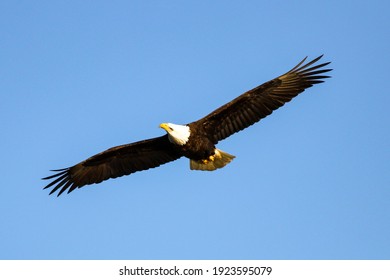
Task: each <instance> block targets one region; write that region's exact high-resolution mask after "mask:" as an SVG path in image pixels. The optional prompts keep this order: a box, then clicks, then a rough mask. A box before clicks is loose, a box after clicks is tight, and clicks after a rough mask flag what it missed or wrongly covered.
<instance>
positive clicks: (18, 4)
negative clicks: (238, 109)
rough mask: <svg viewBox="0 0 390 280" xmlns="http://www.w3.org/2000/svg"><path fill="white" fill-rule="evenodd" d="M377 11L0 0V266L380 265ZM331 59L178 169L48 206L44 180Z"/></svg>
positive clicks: (383, 16) (267, 4)
mask: <svg viewBox="0 0 390 280" xmlns="http://www.w3.org/2000/svg"><path fill="white" fill-rule="evenodd" d="M388 11H389V4H388V1H339V0H337V1H323V2H318V1H290V2H288V1H1V3H0V37H1V43H0V65H1V67H0V85H1V89H0V95H1V102H0V117H1V138H0V143H1V148H2V149H1V162H0V169H1V177H0V210H1V214H0V222H1V231H0V258H1V259H389V258H390V250H389V248H390V238H389V236H390V203H389V201H390V172H389V165H390V145H389V143H390V132H389V127H390V126H389V121H390V118H389V103H390V93H389V86H388V85H389V83H388V79H389V77H388V76H389V62H390V59H389V57H390V55H389V50H390V44H389V38H390V36H389V28H390V24H389V15H388ZM320 54H325V56H324V58H323V61H332V64H331V67H332V68H333V69H334V71H333V72H331V75H332V76H333V77H332V79H329V80H327V81H326V82H325V83H324V84H321V85H316V86H315V87H313V88H311V89H309V90H308V91H306V92H305V93H304V94H302V95H301V96H299V97H298V98H296V99H294V100H293V101H292V102H291V103H289V104H287V105H286V106H285V107H283V108H281V109H280V110H278V111H276V112H274V114H272V115H271V116H270V117H268V118H266V119H264V120H262V121H261V122H260V123H258V124H256V125H255V126H252V127H250V128H248V129H247V130H245V131H243V132H241V133H239V134H235V135H234V136H232V137H230V138H228V139H227V140H225V141H223V142H221V143H219V145H218V147H219V148H221V149H222V150H224V151H227V152H229V153H231V154H234V155H236V156H237V158H236V159H235V160H234V161H233V162H232V163H231V164H229V165H228V166H227V167H225V168H224V169H221V170H218V171H216V172H209V173H207V172H196V171H190V170H189V163H188V160H187V159H180V160H178V161H176V162H173V163H170V164H167V165H164V166H162V167H160V168H157V169H153V170H149V171H147V172H139V173H135V174H133V175H131V176H126V177H121V178H118V179H115V180H109V181H106V182H104V183H101V184H99V185H93V186H88V187H85V188H82V189H79V190H76V191H74V192H73V193H71V194H70V195H62V196H61V197H59V198H57V197H55V196H48V193H49V192H48V191H47V190H44V191H43V190H42V187H43V186H44V185H45V183H46V182H43V181H41V180H40V178H42V177H45V176H48V175H51V174H52V173H51V172H49V170H50V169H57V168H63V167H68V166H71V165H73V164H76V163H78V162H79V161H82V160H84V159H85V158H87V157H89V156H91V155H93V154H96V153H98V152H101V151H103V150H105V149H107V148H109V147H112V146H116V145H120V144H124V143H130V142H134V141H138V140H141V139H146V138H151V137H156V136H159V135H162V134H163V131H162V130H161V129H159V128H158V125H159V124H160V123H161V122H173V123H179V124H180V123H187V122H191V121H193V120H196V119H199V118H200V117H202V116H204V115H206V114H208V113H209V112H211V111H212V110H214V109H216V108H217V107H219V106H221V105H223V104H224V103H226V102H228V101H230V100H231V99H233V98H235V97H236V96H238V95H239V94H241V93H243V92H244V91H246V90H249V89H251V88H253V87H255V86H257V85H259V84H261V83H263V82H265V81H267V80H269V79H272V78H274V77H276V76H278V75H280V74H283V73H284V72H286V71H288V70H289V69H290V68H292V67H293V66H294V65H295V64H296V63H298V62H299V61H300V60H301V59H302V58H303V57H305V56H309V58H310V59H311V58H314V57H316V56H318V55H320Z"/></svg>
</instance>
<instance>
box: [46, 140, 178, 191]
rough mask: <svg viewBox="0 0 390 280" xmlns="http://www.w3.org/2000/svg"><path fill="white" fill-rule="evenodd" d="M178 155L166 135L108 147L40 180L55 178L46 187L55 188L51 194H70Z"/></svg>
mask: <svg viewBox="0 0 390 280" xmlns="http://www.w3.org/2000/svg"><path fill="white" fill-rule="evenodd" d="M180 157H181V155H180V153H178V152H177V150H176V149H175V148H174V146H173V145H172V144H171V143H170V142H169V140H168V137H167V135H164V136H161V137H157V138H153V139H148V140H144V141H140V142H136V143H132V144H127V145H122V146H117V147H113V148H110V149H108V150H106V151H104V152H102V153H100V154H97V155H94V156H92V157H90V158H89V159H87V160H85V161H83V162H80V163H79V164H76V165H74V166H72V167H69V168H64V169H58V170H53V171H55V172H57V173H56V174H54V175H52V176H49V177H46V178H43V179H44V180H48V179H54V181H52V182H51V183H50V184H48V185H47V186H46V187H45V189H47V188H50V187H54V188H53V189H52V190H51V192H50V194H52V193H54V192H56V191H57V190H60V191H59V193H58V196H59V195H60V194H62V193H63V192H64V191H66V190H68V193H70V192H71V191H73V190H74V189H76V188H81V187H82V186H85V185H90V184H97V183H100V182H102V181H104V180H107V179H109V178H116V177H120V176H123V175H129V174H131V173H134V172H137V171H141V170H147V169H149V168H153V167H157V166H159V165H161V164H164V163H167V162H170V161H173V160H176V159H178V158H180Z"/></svg>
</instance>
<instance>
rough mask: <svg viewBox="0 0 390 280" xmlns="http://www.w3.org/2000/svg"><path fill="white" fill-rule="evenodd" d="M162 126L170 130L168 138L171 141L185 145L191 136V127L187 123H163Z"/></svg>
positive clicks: (167, 130)
mask: <svg viewBox="0 0 390 280" xmlns="http://www.w3.org/2000/svg"><path fill="white" fill-rule="evenodd" d="M160 127H161V128H162V129H164V130H165V131H166V132H168V138H169V141H171V143H174V144H176V145H180V146H183V145H185V144H186V143H187V142H188V139H189V138H190V128H189V126H187V125H179V124H173V123H162V124H160Z"/></svg>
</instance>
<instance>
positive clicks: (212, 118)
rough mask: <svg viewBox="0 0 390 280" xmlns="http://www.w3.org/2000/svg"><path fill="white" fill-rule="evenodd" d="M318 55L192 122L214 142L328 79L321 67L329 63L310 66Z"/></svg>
mask: <svg viewBox="0 0 390 280" xmlns="http://www.w3.org/2000/svg"><path fill="white" fill-rule="evenodd" d="M321 57H322V55H321V56H319V57H317V58H316V59H314V60H312V61H310V62H308V63H307V64H305V65H302V64H303V63H304V61H305V60H306V58H304V59H303V60H302V61H301V62H300V63H299V64H298V65H297V66H295V67H294V68H293V69H291V70H290V71H288V72H287V73H286V74H284V75H281V76H279V77H277V78H275V79H273V80H271V81H268V82H266V83H264V84H262V85H260V86H258V87H256V88H254V89H252V90H250V91H247V92H245V93H243V94H242V95H240V96H239V97H237V98H235V99H234V100H232V101H230V102H229V103H227V104H225V105H223V106H222V107H220V108H218V109H217V110H215V111H214V112H212V113H210V114H209V115H207V116H206V117H204V118H202V119H200V120H198V121H196V123H197V125H198V126H201V127H203V129H204V130H205V131H206V133H208V135H212V137H213V138H212V140H213V141H214V143H215V144H216V143H217V142H218V141H220V140H222V139H225V138H227V137H229V136H230V135H232V134H233V133H236V132H238V131H240V130H243V129H245V128H247V127H248V126H250V125H252V124H254V123H256V122H258V121H260V120H261V119H262V118H265V117H266V116H268V115H270V114H271V113H272V112H273V111H274V110H276V109H278V108H279V107H281V106H283V105H284V104H285V103H286V102H289V101H290V100H291V99H292V98H293V97H295V96H297V95H298V94H299V93H301V92H303V91H304V90H305V89H307V88H309V87H311V86H312V85H314V84H318V83H322V82H324V81H323V79H326V78H329V76H324V75H323V73H325V72H328V71H331V70H332V69H324V68H323V67H325V66H326V65H328V64H329V63H330V62H327V63H322V64H319V65H314V66H312V65H313V64H314V63H316V62H317V61H318V60H320V59H321Z"/></svg>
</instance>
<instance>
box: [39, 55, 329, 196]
mask: <svg viewBox="0 0 390 280" xmlns="http://www.w3.org/2000/svg"><path fill="white" fill-rule="evenodd" d="M321 57H322V56H319V57H317V58H316V59H314V60H312V61H310V62H308V63H306V64H304V62H305V61H306V58H305V59H303V60H302V61H301V62H300V63H299V64H298V65H297V66H295V67H294V68H293V69H291V70H290V71H288V72H287V73H285V74H283V75H281V76H279V77H277V78H275V79H273V80H270V81H268V82H266V83H264V84H262V85H260V86H258V87H255V88H254V89H251V90H249V91H247V92H245V93H243V94H242V95H240V96H238V97H237V98H235V99H234V100H232V101H230V102H229V103H227V104H225V105H223V106H222V107H220V108H218V109H217V110H215V111H213V112H211V113H210V114H208V115H207V116H205V117H204V118H202V119H200V120H198V121H195V122H192V123H189V124H186V125H177V124H172V123H162V124H160V127H161V128H162V129H164V130H165V131H166V132H167V133H166V134H165V135H163V136H160V137H157V138H152V139H148V140H143V141H139V142H135V143H131V144H126V145H121V146H117V147H113V148H110V149H108V150H106V151H103V152H101V153H99V154H97V155H94V156H92V157H90V158H88V159H86V160H84V161H82V162H80V163H78V164H76V165H74V166H72V167H69V168H64V169H58V170H53V171H55V172H56V173H55V174H54V175H52V176H48V177H45V178H43V179H45V180H47V179H52V180H53V181H52V182H50V183H49V184H48V185H47V186H46V187H45V189H47V188H50V187H53V189H52V190H51V192H50V194H52V193H54V192H56V191H57V190H59V192H58V196H59V195H61V194H62V193H63V192H64V191H66V190H68V193H70V192H72V191H73V190H75V189H76V188H81V187H83V186H85V185H90V184H97V183H100V182H102V181H104V180H107V179H110V178H116V177H120V176H123V175H129V174H131V173H134V172H137V171H142V170H147V169H149V168H154V167H157V166H160V165H161V164H164V163H167V162H170V161H174V160H176V159H178V158H180V157H182V156H185V157H187V158H189V159H190V168H191V169H193V170H208V171H212V170H215V169H218V168H222V167H224V166H225V165H226V164H228V163H229V162H231V161H232V160H233V158H234V156H233V155H230V154H228V153H226V152H223V151H221V150H219V149H217V148H216V147H215V145H216V144H217V143H218V142H219V141H221V140H223V139H225V138H227V137H229V136H230V135H232V134H233V133H236V132H238V131H240V130H243V129H245V128H247V127H248V126H250V125H252V124H254V123H256V122H258V121H260V120H261V119H262V118H265V117H266V116H268V115H269V114H271V113H272V112H273V111H274V110H276V109H278V108H279V107H281V106H283V105H284V104H285V103H286V102H289V101H290V100H291V99H292V98H294V97H295V96H297V95H298V94H300V93H301V92H303V91H304V90H305V89H307V88H309V87H311V86H312V85H314V84H318V83H322V82H324V79H326V78H329V76H326V75H323V74H324V73H326V72H329V71H331V70H332V69H326V68H324V67H325V66H326V65H328V64H329V63H330V62H326V63H322V64H317V65H316V64H315V63H316V62H317V61H318V60H320V59H321Z"/></svg>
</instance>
